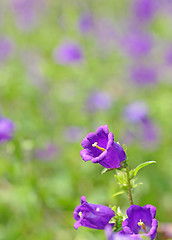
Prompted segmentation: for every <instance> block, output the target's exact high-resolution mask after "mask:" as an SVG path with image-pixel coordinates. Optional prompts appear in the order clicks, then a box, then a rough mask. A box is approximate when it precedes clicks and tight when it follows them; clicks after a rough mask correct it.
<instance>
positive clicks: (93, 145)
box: [92, 142, 106, 152]
mask: <svg viewBox="0 0 172 240" xmlns="http://www.w3.org/2000/svg"><path fill="white" fill-rule="evenodd" d="M92 147H96V148H98V149H99V150H101V151H102V152H104V151H106V149H104V148H102V147H99V146H98V145H97V142H95V143H93V144H92Z"/></svg>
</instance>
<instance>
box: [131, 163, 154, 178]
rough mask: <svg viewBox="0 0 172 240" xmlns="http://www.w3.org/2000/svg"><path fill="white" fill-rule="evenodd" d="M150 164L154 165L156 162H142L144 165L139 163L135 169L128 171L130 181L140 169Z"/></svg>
mask: <svg viewBox="0 0 172 240" xmlns="http://www.w3.org/2000/svg"><path fill="white" fill-rule="evenodd" d="M152 163H156V162H155V161H149V162H144V163H141V164H140V165H138V166H137V167H136V168H135V169H133V170H131V171H130V179H132V178H134V177H135V176H136V175H137V173H138V171H139V170H140V169H142V168H144V167H146V166H148V165H150V164H152Z"/></svg>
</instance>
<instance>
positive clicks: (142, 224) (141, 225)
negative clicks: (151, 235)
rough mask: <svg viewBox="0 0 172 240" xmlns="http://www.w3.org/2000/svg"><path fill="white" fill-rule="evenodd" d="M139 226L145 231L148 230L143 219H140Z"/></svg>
mask: <svg viewBox="0 0 172 240" xmlns="http://www.w3.org/2000/svg"><path fill="white" fill-rule="evenodd" d="M138 226H140V227H142V228H143V230H146V226H145V224H144V223H143V222H142V220H141V219H140V222H138Z"/></svg>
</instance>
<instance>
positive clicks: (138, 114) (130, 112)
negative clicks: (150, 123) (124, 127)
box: [123, 101, 148, 123]
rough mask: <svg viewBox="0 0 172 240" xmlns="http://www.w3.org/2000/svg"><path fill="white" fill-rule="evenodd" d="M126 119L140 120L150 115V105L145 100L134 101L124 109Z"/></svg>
mask: <svg viewBox="0 0 172 240" xmlns="http://www.w3.org/2000/svg"><path fill="white" fill-rule="evenodd" d="M123 115H124V119H125V120H127V121H129V122H133V123H135V122H140V121H142V119H144V118H145V117H146V116H147V115H148V107H147V105H146V104H145V103H144V102H141V101H136V102H132V103H131V104H129V105H128V106H126V108H125V109H124V113H123Z"/></svg>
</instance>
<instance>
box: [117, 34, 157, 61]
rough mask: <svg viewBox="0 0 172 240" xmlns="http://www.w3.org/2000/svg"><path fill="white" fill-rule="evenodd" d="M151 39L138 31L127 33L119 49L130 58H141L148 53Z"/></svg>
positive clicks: (151, 43) (151, 42) (150, 47)
mask: <svg viewBox="0 0 172 240" xmlns="http://www.w3.org/2000/svg"><path fill="white" fill-rule="evenodd" d="M152 46H153V39H152V37H151V36H150V35H148V34H145V33H142V32H140V31H137V30H136V31H134V32H133V31H132V32H129V33H128V34H127V35H126V36H125V37H124V38H123V40H122V41H121V47H122V48H124V49H125V50H126V52H127V53H128V54H129V55H130V56H132V57H141V56H144V55H146V54H148V53H150V51H151V49H152Z"/></svg>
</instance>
